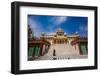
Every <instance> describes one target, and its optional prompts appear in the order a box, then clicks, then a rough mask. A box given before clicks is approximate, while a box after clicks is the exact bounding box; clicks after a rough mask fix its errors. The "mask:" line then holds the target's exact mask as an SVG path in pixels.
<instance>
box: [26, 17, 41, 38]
mask: <svg viewBox="0 0 100 76" xmlns="http://www.w3.org/2000/svg"><path fill="white" fill-rule="evenodd" d="M28 25H30V27H31V28H32V31H33V33H34V35H35V36H37V37H39V36H40V35H41V32H42V28H41V27H40V26H41V24H40V23H39V22H36V21H35V20H33V19H31V18H29V19H28Z"/></svg>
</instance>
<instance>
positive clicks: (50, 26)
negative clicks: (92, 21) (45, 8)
mask: <svg viewBox="0 0 100 76" xmlns="http://www.w3.org/2000/svg"><path fill="white" fill-rule="evenodd" d="M28 25H29V26H30V27H31V28H32V31H33V32H34V35H35V36H37V37H39V36H40V35H41V33H42V32H44V33H46V34H48V35H51V34H54V33H55V32H56V30H57V29H58V28H61V29H63V30H64V31H65V33H66V34H67V35H73V34H74V33H75V32H78V34H79V35H80V36H81V37H87V32H88V28H87V27H88V18H87V17H77V16H45V15H28Z"/></svg>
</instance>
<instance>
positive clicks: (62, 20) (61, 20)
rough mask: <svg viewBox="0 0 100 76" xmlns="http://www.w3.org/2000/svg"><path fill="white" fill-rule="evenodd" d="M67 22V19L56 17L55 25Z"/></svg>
mask: <svg viewBox="0 0 100 76" xmlns="http://www.w3.org/2000/svg"><path fill="white" fill-rule="evenodd" d="M66 20H67V17H57V18H56V20H55V23H56V25H60V24H62V23H63V22H65V21H66Z"/></svg>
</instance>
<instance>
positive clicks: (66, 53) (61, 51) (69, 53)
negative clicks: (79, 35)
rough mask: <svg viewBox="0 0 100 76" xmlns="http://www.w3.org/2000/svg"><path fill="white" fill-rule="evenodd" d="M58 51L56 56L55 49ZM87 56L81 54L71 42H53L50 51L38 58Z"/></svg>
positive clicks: (51, 58)
mask: <svg viewBox="0 0 100 76" xmlns="http://www.w3.org/2000/svg"><path fill="white" fill-rule="evenodd" d="M54 49H55V51H56V56H53V50H54ZM86 57H87V56H80V55H79V50H75V48H74V47H73V46H72V45H70V44H52V45H51V46H50V49H49V50H48V52H47V53H46V54H45V55H44V56H41V57H40V58H38V59H37V60H53V58H56V59H77V58H86Z"/></svg>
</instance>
